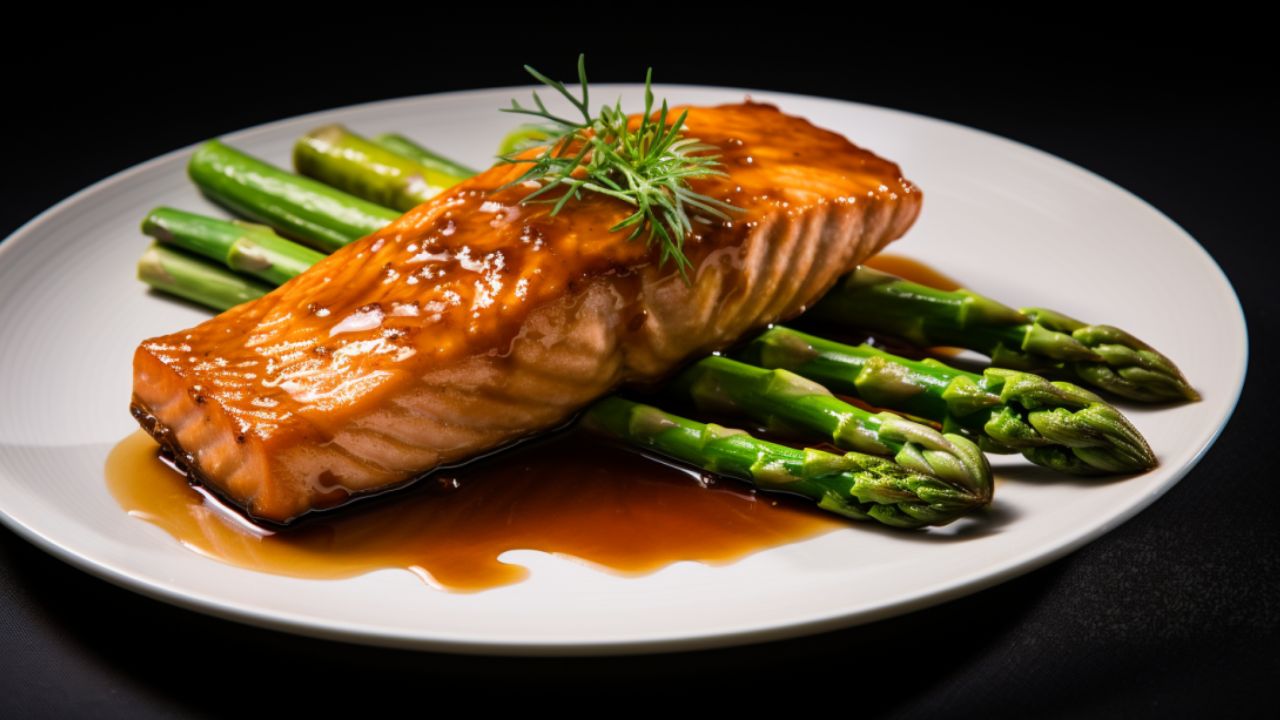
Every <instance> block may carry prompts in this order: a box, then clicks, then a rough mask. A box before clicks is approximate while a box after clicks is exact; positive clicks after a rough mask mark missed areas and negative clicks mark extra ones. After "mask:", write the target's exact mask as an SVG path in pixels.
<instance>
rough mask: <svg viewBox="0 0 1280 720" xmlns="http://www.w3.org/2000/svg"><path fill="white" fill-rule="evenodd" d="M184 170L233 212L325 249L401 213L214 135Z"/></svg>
mask: <svg viewBox="0 0 1280 720" xmlns="http://www.w3.org/2000/svg"><path fill="white" fill-rule="evenodd" d="M187 173H188V174H189V175H190V176H191V179H192V180H193V181H195V183H196V185H198V186H199V187H200V189H201V190H202V191H204V193H205V194H206V195H208V196H209V197H210V198H212V199H213V200H214V201H216V202H218V203H219V204H221V205H224V206H225V207H227V208H229V209H230V210H231V211H232V212H235V213H236V214H238V215H242V216H244V217H247V218H249V219H251V220H256V221H258V222H261V223H265V224H267V225H270V226H271V227H273V228H275V229H276V230H278V231H280V232H282V233H284V234H286V235H288V236H290V237H292V238H296V239H298V240H301V241H302V242H304V243H306V244H308V245H310V246H312V247H314V248H316V249H318V250H323V251H324V252H333V251H334V250H337V249H338V248H340V247H342V246H343V245H346V244H347V243H349V242H351V241H353V240H356V239H359V238H362V237H364V236H365V235H368V234H370V233H372V232H374V231H376V230H378V229H380V228H382V227H384V226H386V225H387V224H388V223H390V222H391V221H392V220H395V219H396V218H398V217H400V213H398V212H396V211H395V210H391V209H389V208H385V207H382V206H380V205H376V204H374V203H371V202H368V201H366V200H362V199H360V198H358V197H355V196H352V195H349V194H347V193H344V192H342V191H341V190H336V189H334V188H332V187H329V186H328V185H325V184H324V183H322V182H319V181H317V180H312V179H310V178H304V177H300V176H298V175H294V174H293V173H290V172H286V171H284V170H281V169H280V168H277V167H275V166H274V165H270V164H268V163H265V162H263V161H261V160H258V159H257V158H254V157H251V156H249V155H246V154H244V153H242V152H240V151H238V150H235V149H233V148H231V147H228V146H227V145H224V144H223V143H221V142H219V141H217V140H210V141H208V142H206V143H204V144H203V145H201V146H200V147H199V148H197V149H196V151H195V154H194V155H192V156H191V161H190V163H188V165H187Z"/></svg>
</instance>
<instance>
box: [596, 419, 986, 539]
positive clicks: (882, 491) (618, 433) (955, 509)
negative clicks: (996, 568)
mask: <svg viewBox="0 0 1280 720" xmlns="http://www.w3.org/2000/svg"><path fill="white" fill-rule="evenodd" d="M583 422H584V423H585V424H586V426H587V427H589V428H591V429H593V430H595V431H597V432H600V433H602V434H604V435H607V436H610V437H614V438H617V439H619V440H622V441H624V442H627V443H630V444H633V445H639V446H641V447H645V448H650V449H652V450H654V451H656V452H658V453H660V454H662V455H665V456H667V457H670V458H674V459H676V460H679V461H682V462H686V463H689V464H691V465H695V466H697V467H700V468H703V469H705V470H709V471H711V472H715V473H717V474H722V475H728V476H730V477H735V478H738V479H741V480H746V481H747V482H750V483H752V484H754V485H755V486H756V487H758V488H760V489H762V490H769V491H781V492H787V493H793V494H797V495H801V496H803V497H806V498H809V499H810V500H813V501H814V502H816V503H817V504H818V507H820V508H822V509H824V510H828V511H830V512H834V513H837V514H840V515H843V516H844V517H848V518H853V519H856V520H876V521H878V522H881V523H884V524H885V525H891V526H893V527H899V528H916V527H922V526H924V525H945V524H947V523H949V522H951V521H953V520H955V519H956V518H958V517H960V516H961V515H963V514H964V513H966V512H969V511H971V510H973V509H975V508H977V507H979V506H981V505H983V504H985V503H986V502H988V501H989V499H990V497H989V496H984V495H982V494H979V493H974V492H971V491H970V490H968V489H965V488H963V487H959V486H956V485H953V484H950V483H948V482H945V481H943V480H941V479H939V478H935V477H930V476H928V475H922V474H919V473H916V472H913V471H911V470H909V469H907V468H904V467H901V466H899V465H895V464H893V463H892V462H890V461H888V460H885V459H883V458H878V457H873V456H871V455H863V454H861V453H855V452H850V453H845V454H844V455H836V454H833V453H827V452H823V451H821V450H812V449H808V450H797V449H795V448H790V447H787V446H785V445H778V444H775V443H771V442H766V441H764V440H758V439H756V438H753V437H751V436H750V435H748V434H747V433H745V432H743V431H741V430H732V429H729V428H725V427H721V426H719V425H714V424H703V423H699V422H695V421H693V420H688V419H686V418H682V417H679V416H677V415H672V414H670V413H667V412H663V411H662V410H659V409H658V408H655V407H652V406H649V405H642V404H640V403H636V402H632V401H630V400H626V399H623V398H620V397H617V396H613V397H607V398H605V399H604V400H601V401H599V402H597V403H596V404H595V405H593V406H592V407H591V408H589V409H588V410H587V411H586V413H585V415H584V416H583Z"/></svg>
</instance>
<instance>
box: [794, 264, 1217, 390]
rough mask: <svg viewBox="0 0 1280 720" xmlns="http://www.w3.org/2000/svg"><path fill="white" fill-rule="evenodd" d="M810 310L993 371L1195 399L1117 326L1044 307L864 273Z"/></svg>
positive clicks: (1175, 373) (1163, 362)
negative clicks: (960, 352) (1058, 374)
mask: <svg viewBox="0 0 1280 720" xmlns="http://www.w3.org/2000/svg"><path fill="white" fill-rule="evenodd" d="M813 312H814V314H815V315H816V316H818V317H821V318H824V319H827V320H831V321H835V322H840V323H843V324H849V325H857V326H858V327H861V328H864V329H867V330H871V331H873V332H882V333H887V334H892V335H896V336H899V337H901V338H903V339H905V340H907V341H910V342H912V343H916V344H918V345H923V346H928V345H950V346H954V347H963V348H968V349H970V350H974V351H976V352H980V353H983V354H985V355H987V356H989V357H990V358H991V362H992V364H994V365H996V366H998V367H1006V368H1011V369H1015V370H1034V371H1039V370H1044V369H1046V368H1056V369H1060V370H1064V371H1067V372H1070V373H1072V374H1073V375H1074V376H1075V377H1077V378H1079V379H1080V380H1082V381H1084V382H1086V383H1088V384H1090V385H1093V386H1095V387H1099V388H1102V389H1104V390H1107V391H1110V392H1113V393H1115V394H1117V395H1120V396H1122V397H1126V398H1130V399H1133V400H1142V401H1148V402H1158V401H1168V400H1198V399H1199V395H1198V394H1197V393H1196V391H1195V389H1193V388H1192V387H1191V385H1190V384H1189V383H1188V382H1187V380H1186V378H1185V377H1183V375H1182V372H1181V371H1179V370H1178V368H1177V366H1176V365H1174V364H1173V362H1172V361H1170V360H1169V359H1168V358H1167V357H1165V356H1164V355H1161V354H1160V353H1159V352H1157V351H1156V350H1155V349H1154V348H1152V347H1151V346H1150V345H1147V344H1146V343H1144V342H1142V341H1141V340H1138V339H1137V338H1135V337H1133V336H1132V335H1130V334H1128V333H1126V332H1125V331H1123V330H1120V329H1119V328H1115V327H1111V326H1110V325H1086V324H1085V323H1083V322H1080V321H1079V320H1075V319H1073V318H1069V317H1067V316H1066V315H1062V314H1061V313H1057V312H1054V311H1052V310H1045V309H1043V308H1023V309H1022V310H1021V311H1019V310H1014V309H1013V308H1009V307H1005V306H1004V305H1001V304H1000V303H998V302H996V301H994V300H991V299H990V298H986V297H983V296H982V295H978V294H977V293H974V292H971V291H969V290H956V291H946V290H938V289H936V288H931V287H928V286H926V285H920V284H918V283H913V282H909V281H907V280H903V279H901V278H899V277H896V276H894V275H890V274H888V273H884V272H880V271H878V270H874V269H872V268H869V267H861V268H858V269H857V270H855V271H854V272H852V273H849V274H848V275H846V276H845V277H844V279H843V280H841V282H840V284H839V285H837V287H836V288H835V289H834V290H832V291H831V292H830V293H828V294H827V296H826V297H825V298H823V300H822V301H821V302H819V303H818V305H817V306H815V307H814V309H813Z"/></svg>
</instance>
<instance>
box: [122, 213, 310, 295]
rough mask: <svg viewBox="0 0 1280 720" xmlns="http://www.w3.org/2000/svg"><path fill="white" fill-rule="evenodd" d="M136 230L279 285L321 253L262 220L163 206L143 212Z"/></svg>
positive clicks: (308, 264)
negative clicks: (216, 216) (217, 216)
mask: <svg viewBox="0 0 1280 720" xmlns="http://www.w3.org/2000/svg"><path fill="white" fill-rule="evenodd" d="M142 232H143V233H144V234H146V235H150V236H151V237H153V238H155V239H156V240H158V241H160V242H162V243H165V244H168V245H174V246H177V247H180V248H182V249H184V250H187V251H189V252H193V253H196V254H199V255H203V256H205V257H207V258H210V259H213V260H216V261H218V262H220V263H223V264H224V265H226V266H227V267H228V268H230V269H232V270H235V271H236V272H241V273H245V274H247V275H253V276H254V277H257V278H259V279H261V280H265V281H266V282H268V283H270V284H271V285H282V284H284V283H285V282H286V281H287V280H289V279H290V278H292V277H293V276H295V275H297V274H299V273H301V272H303V271H304V270H306V269H307V268H309V267H311V266H312V265H314V264H316V263H318V262H320V260H321V259H322V258H324V254H323V253H319V252H316V251H315V250H312V249H311V248H308V247H303V246H302V245H299V244H297V243H295V242H292V241H290V240H286V239H284V238H282V237H280V236H279V235H277V234H275V232H274V231H273V230H272V229H271V228H269V227H267V226H266V225H258V224H255V223H249V222H244V221H243V220H231V221H226V220H215V219H214V218H210V217H205V216H203V215H197V214H195V213H189V212H184V211H182V210H175V209H173V208H167V207H159V208H156V209H155V210H152V211H151V212H150V213H148V214H147V217H146V218H145V219H144V220H143V221H142Z"/></svg>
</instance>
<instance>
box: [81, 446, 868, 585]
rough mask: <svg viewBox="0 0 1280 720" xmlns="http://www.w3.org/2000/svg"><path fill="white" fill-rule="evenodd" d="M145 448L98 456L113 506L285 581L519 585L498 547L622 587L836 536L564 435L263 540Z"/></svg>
mask: <svg viewBox="0 0 1280 720" xmlns="http://www.w3.org/2000/svg"><path fill="white" fill-rule="evenodd" d="M157 451H158V446H157V444H156V443H155V441H154V440H152V439H151V438H150V437H149V436H148V435H147V434H146V433H144V432H142V431H138V432H136V433H134V434H132V435H130V436H129V437H127V438H125V439H124V440H123V441H121V442H120V444H118V445H117V446H116V447H115V448H114V449H113V451H112V452H111V454H110V456H109V457H108V459H107V465H106V477H107V484H108V487H109V489H110V491H111V493H112V494H113V495H114V496H115V498H116V500H117V501H118V502H119V503H120V505H121V507H123V508H124V509H125V510H126V511H128V512H129V513H130V514H131V515H133V516H135V517H138V518H141V519H143V520H146V521H148V522H151V523H153V524H155V525H157V526H159V527H161V528H163V529H164V530H166V531H167V532H168V533H169V534H170V535H172V536H173V537H174V539H175V540H177V541H178V542H181V543H182V544H183V545H185V546H186V547H188V548H190V549H192V550H194V551H195V552H198V553H200V554H202V555H206V556H208V557H212V558H214V559H217V560H220V561H222V562H226V563H230V564H233V565H238V566H241V567H245V568H250V569H253V570H258V571H261V572H268V573H276V574H282V575H290V576H295V577H306V578H344V577H352V576H355V575H360V574H363V573H367V572H372V571H375V570H382V569H386V568H400V569H405V570H409V571H410V572H413V573H414V574H416V575H417V576H418V577H420V578H421V579H422V580H424V581H425V582H427V583H428V584H430V585H432V586H434V587H436V588H439V589H444V590H450V591H461V592H475V591H479V590H485V589H488V588H494V587H499V586H503V585H509V584H512V583H516V582H519V581H521V580H523V579H525V578H526V576H527V575H528V571H527V570H526V569H525V568H524V567H521V566H518V565H511V564H507V563H504V562H501V561H499V560H498V556H499V555H501V554H502V553H504V552H506V551H507V550H514V549H532V550H541V551H543V552H547V553H553V554H556V555H561V556H566V557H568V558H571V559H574V560H577V561H581V562H584V563H587V564H588V565H591V566H593V567H596V568H597V569H599V570H602V571H605V572H611V573H615V574H619V575H632V576H634V575H643V574H647V573H651V572H654V571H656V570H660V569H661V568H663V567H666V566H667V565H670V564H672V563H675V562H679V561H696V562H701V563H706V564H711V565H719V564H727V563H731V562H733V561H736V560H739V559H741V558H743V557H745V556H747V555H750V554H752V553H755V552H758V551H760V550H764V549H766V548H770V547H776V546H779V545H784V544H787V543H791V542H796V541H799V540H803V539H806V538H810V537H814V536H817V535H820V534H823V533H826V532H830V531H832V530H836V529H839V528H847V527H849V522H848V521H846V520H843V519H841V518H839V517H837V516H834V515H829V514H827V513H824V512H823V511H821V510H818V509H816V508H814V507H813V506H812V504H809V503H807V502H806V501H804V500H801V499H799V498H793V497H790V496H785V495H773V494H767V493H759V494H757V493H756V492H755V490H753V489H752V488H751V487H750V486H749V485H747V484H745V483H739V482H737V481H734V480H730V479H719V480H713V479H709V478H705V477H700V476H698V475H697V474H696V473H693V472H689V471H686V470H680V469H676V468H674V467H671V466H668V465H665V464H662V463H659V462H657V461H654V460H649V459H646V458H643V457H640V456H637V455H635V454H632V453H630V452H627V451H625V450H622V449H620V448H616V447H612V446H608V445H605V444H602V443H601V442H600V441H599V440H598V439H596V438H592V437H586V436H584V435H580V434H574V433H573V432H570V433H567V434H562V435H560V436H557V437H554V438H551V439H549V440H546V441H543V442H541V443H539V444H536V445H528V446H525V447H520V448H516V449H514V450H511V451H508V452H506V453H503V454H501V455H498V456H496V457H493V458H489V459H486V460H482V461H479V462H476V463H472V464H471V465H468V466H466V467H463V468H461V469H458V470H455V471H451V472H449V473H448V474H447V475H444V476H437V477H433V478H430V479H428V480H427V481H426V482H424V483H423V487H422V488H419V489H411V490H408V491H404V492H401V493H392V494H390V496H388V497H387V498H385V500H383V499H379V500H375V501H373V504H371V505H370V506H368V507H352V508H348V509H345V510H343V511H339V512H338V513H335V514H333V515H332V516H322V517H317V518H314V519H309V520H307V521H305V522H304V523H302V524H300V525H298V526H297V527H291V528H287V529H284V530H280V531H277V532H272V531H269V530H264V529H261V528H254V527H253V526H250V525H249V524H248V522H247V521H246V520H245V519H244V518H243V516H242V515H240V514H238V513H237V512H236V511H234V510H232V509H230V508H227V507H226V506H224V505H222V504H221V503H219V502H218V501H217V500H216V499H214V498H212V497H211V496H209V494H208V493H206V492H201V491H200V490H197V489H196V488H195V487H193V486H192V485H190V484H189V483H188V482H187V480H186V477H185V476H184V475H182V474H181V473H179V472H177V471H175V470H174V469H172V468H171V467H170V466H169V465H167V464H166V463H165V462H164V461H163V460H161V459H160V458H159V457H158V454H157ZM444 488H450V489H447V490H446V489H444Z"/></svg>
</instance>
